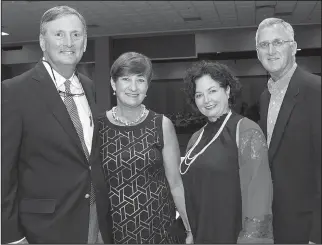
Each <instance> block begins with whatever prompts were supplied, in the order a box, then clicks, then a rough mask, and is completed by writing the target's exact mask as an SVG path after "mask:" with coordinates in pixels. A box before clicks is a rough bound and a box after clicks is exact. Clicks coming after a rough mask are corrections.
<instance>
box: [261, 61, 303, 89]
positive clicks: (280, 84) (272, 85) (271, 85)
mask: <svg viewBox="0 0 322 245" xmlns="http://www.w3.org/2000/svg"><path fill="white" fill-rule="evenodd" d="M296 67H297V64H296V63H294V65H293V66H292V68H291V69H290V70H289V71H288V72H287V73H286V74H285V75H284V76H283V77H281V78H280V79H279V80H277V81H276V82H274V80H273V79H272V78H270V79H269V80H268V82H267V88H268V91H269V92H270V94H276V93H279V92H281V91H283V90H284V89H285V88H287V87H288V84H289V83H290V81H291V78H292V76H293V73H294V71H295V69H296Z"/></svg>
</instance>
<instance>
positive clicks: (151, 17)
mask: <svg viewBox="0 0 322 245" xmlns="http://www.w3.org/2000/svg"><path fill="white" fill-rule="evenodd" d="M57 5H68V6H70V7H73V8H76V9H77V10H78V11H80V12H81V13H82V14H83V15H84V17H85V19H86V21H87V24H88V37H89V38H91V37H97V36H113V37H124V36H129V35H142V34H145V35H146V34H147V33H148V34H161V33H171V32H180V31H184V32H191V31H198V30H210V29H223V28H242V27H252V26H256V25H258V24H259V22H260V21H261V20H263V19H264V18H266V17H273V16H275V17H279V18H282V19H284V20H286V21H288V22H290V23H291V24H293V25H300V24H301V25H303V24H306V25H308V24H321V1H2V13H1V19H2V22H1V26H2V31H5V32H7V33H9V34H10V35H9V36H2V40H1V43H2V44H16V43H26V42H33V41H37V40H38V35H39V23H40V18H41V16H42V14H43V13H44V12H45V11H46V10H48V9H49V8H51V7H54V6H57Z"/></svg>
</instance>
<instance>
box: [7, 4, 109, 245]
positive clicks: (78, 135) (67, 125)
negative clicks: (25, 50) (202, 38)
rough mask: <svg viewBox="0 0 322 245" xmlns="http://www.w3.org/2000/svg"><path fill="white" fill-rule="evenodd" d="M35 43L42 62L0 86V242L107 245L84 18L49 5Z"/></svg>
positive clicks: (105, 202) (106, 206) (105, 203)
mask: <svg viewBox="0 0 322 245" xmlns="http://www.w3.org/2000/svg"><path fill="white" fill-rule="evenodd" d="M39 40H40V47H41V49H42V51H43V58H42V60H41V61H39V62H38V64H37V65H36V66H35V67H34V68H33V69H31V70H29V71H27V72H25V73H23V74H22V75H20V76H17V77H14V78H12V79H9V80H5V81H3V83H2V152H1V153H2V157H1V161H2V163H1V164H2V166H1V167H2V169H1V177H2V179H1V181H2V183H1V186H2V189H1V191H2V193H1V195H2V200H1V201H2V203H1V218H2V219H1V221H2V224H1V227H2V240H1V242H2V243H26V242H29V243H111V242H112V240H111V235H110V231H111V226H110V215H109V201H108V196H107V193H108V190H107V189H106V185H105V182H104V176H103V172H102V170H101V167H100V159H99V152H98V150H97V149H98V147H97V145H96V141H97V140H96V137H97V135H98V132H97V130H98V127H97V124H96V121H95V120H93V118H95V115H96V107H95V91H94V85H93V82H92V81H91V80H90V79H89V78H87V77H85V76H83V75H82V74H77V71H76V65H77V64H78V62H79V61H80V60H81V58H82V55H83V52H84V51H85V50H86V43H87V33H86V23H85V20H84V18H83V16H82V15H81V14H79V13H78V12H77V11H76V10H75V9H72V8H70V7H67V6H59V7H54V8H52V9H50V10H48V11H47V12H45V13H44V15H43V16H42V19H41V25H40V36H39ZM92 142H93V144H92Z"/></svg>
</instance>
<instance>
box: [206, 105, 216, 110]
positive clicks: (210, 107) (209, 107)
mask: <svg viewBox="0 0 322 245" xmlns="http://www.w3.org/2000/svg"><path fill="white" fill-rule="evenodd" d="M214 107H216V105H209V106H205V108H206V109H207V110H210V109H212V108H214Z"/></svg>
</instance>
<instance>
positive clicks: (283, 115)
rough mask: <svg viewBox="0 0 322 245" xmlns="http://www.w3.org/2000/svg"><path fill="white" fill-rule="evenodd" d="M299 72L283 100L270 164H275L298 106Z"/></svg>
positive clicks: (294, 75)
mask: <svg viewBox="0 0 322 245" xmlns="http://www.w3.org/2000/svg"><path fill="white" fill-rule="evenodd" d="M297 71H298V69H296V70H295V72H294V74H293V76H292V78H291V80H290V83H289V85H288V88H287V90H286V93H285V97H284V99H283V103H282V106H281V108H280V111H279V113H278V117H277V120H276V123H275V127H274V130H273V134H272V139H271V143H270V146H269V150H268V155H269V160H270V163H272V162H273V159H274V156H275V154H276V151H277V149H278V147H279V144H280V141H281V139H282V137H283V134H284V130H285V128H286V126H287V123H288V121H289V118H290V115H291V112H292V110H293V108H294V106H295V104H296V97H297V95H298V94H299V92H300V88H299V83H298V78H297V74H298V73H297Z"/></svg>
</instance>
